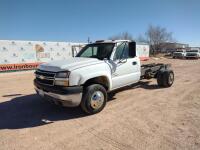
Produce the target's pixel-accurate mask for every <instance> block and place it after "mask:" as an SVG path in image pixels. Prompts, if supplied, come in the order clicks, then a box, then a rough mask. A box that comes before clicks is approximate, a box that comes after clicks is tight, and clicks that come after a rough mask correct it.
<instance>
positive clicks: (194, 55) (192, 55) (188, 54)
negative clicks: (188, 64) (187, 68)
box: [187, 54, 197, 56]
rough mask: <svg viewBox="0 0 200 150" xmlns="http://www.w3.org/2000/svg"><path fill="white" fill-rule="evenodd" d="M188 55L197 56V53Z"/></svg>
mask: <svg viewBox="0 0 200 150" xmlns="http://www.w3.org/2000/svg"><path fill="white" fill-rule="evenodd" d="M187 56H197V54H187Z"/></svg>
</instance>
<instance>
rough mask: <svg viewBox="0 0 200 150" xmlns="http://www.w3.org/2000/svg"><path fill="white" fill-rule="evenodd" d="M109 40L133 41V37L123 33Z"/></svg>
mask: <svg viewBox="0 0 200 150" xmlns="http://www.w3.org/2000/svg"><path fill="white" fill-rule="evenodd" d="M108 39H109V40H133V37H132V35H131V34H130V33H128V32H123V33H120V34H117V35H114V36H111V37H109V38H108Z"/></svg>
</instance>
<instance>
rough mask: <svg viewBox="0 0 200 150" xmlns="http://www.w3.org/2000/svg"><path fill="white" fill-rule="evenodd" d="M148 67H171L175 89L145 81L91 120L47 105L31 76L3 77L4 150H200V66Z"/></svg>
mask: <svg viewBox="0 0 200 150" xmlns="http://www.w3.org/2000/svg"><path fill="white" fill-rule="evenodd" d="M150 62H164V63H171V64H172V67H173V69H174V72H175V83H174V84H173V86H172V87H170V88H158V87H157V85H156V81H155V80H153V79H152V80H143V81H141V82H140V83H139V84H135V85H134V86H131V87H128V88H124V89H121V90H119V91H118V92H117V93H116V95H115V96H114V97H113V98H112V99H110V100H109V102H108V103H107V106H106V107H105V109H104V110H103V111H102V112H101V113H99V114H96V115H92V116H85V115H84V114H83V113H82V112H81V111H80V109H79V108H63V107H60V106H56V105H53V104H51V103H49V102H46V101H43V100H42V99H41V98H40V97H38V96H37V95H36V94H35V91H34V87H33V84H32V81H33V71H28V72H15V73H4V74H0V83H1V84H0V150H12V149H15V150H27V149H28V150H36V149H40V150H53V149H58V150H70V149H92V150H95V149H106V150H107V149H131V150H134V149H136V150H138V149H140V150H142V149H150V150H155V149H159V150H169V149H180V150H184V149H190V150H191V149H196V150H199V149H200V60H174V59H161V60H151V61H150ZM146 63H149V62H146Z"/></svg>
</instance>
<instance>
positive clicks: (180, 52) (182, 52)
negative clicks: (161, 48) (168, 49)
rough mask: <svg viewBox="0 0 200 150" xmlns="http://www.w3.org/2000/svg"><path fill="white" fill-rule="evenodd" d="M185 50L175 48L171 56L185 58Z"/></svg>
mask: <svg viewBox="0 0 200 150" xmlns="http://www.w3.org/2000/svg"><path fill="white" fill-rule="evenodd" d="M185 56H186V50H177V51H176V52H174V53H173V58H185Z"/></svg>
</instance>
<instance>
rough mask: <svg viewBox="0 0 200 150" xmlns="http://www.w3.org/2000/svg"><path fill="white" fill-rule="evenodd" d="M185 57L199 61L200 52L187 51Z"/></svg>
mask: <svg viewBox="0 0 200 150" xmlns="http://www.w3.org/2000/svg"><path fill="white" fill-rule="evenodd" d="M185 57H186V58H196V59H198V58H199V57H200V50H187V51H186V56H185Z"/></svg>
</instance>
